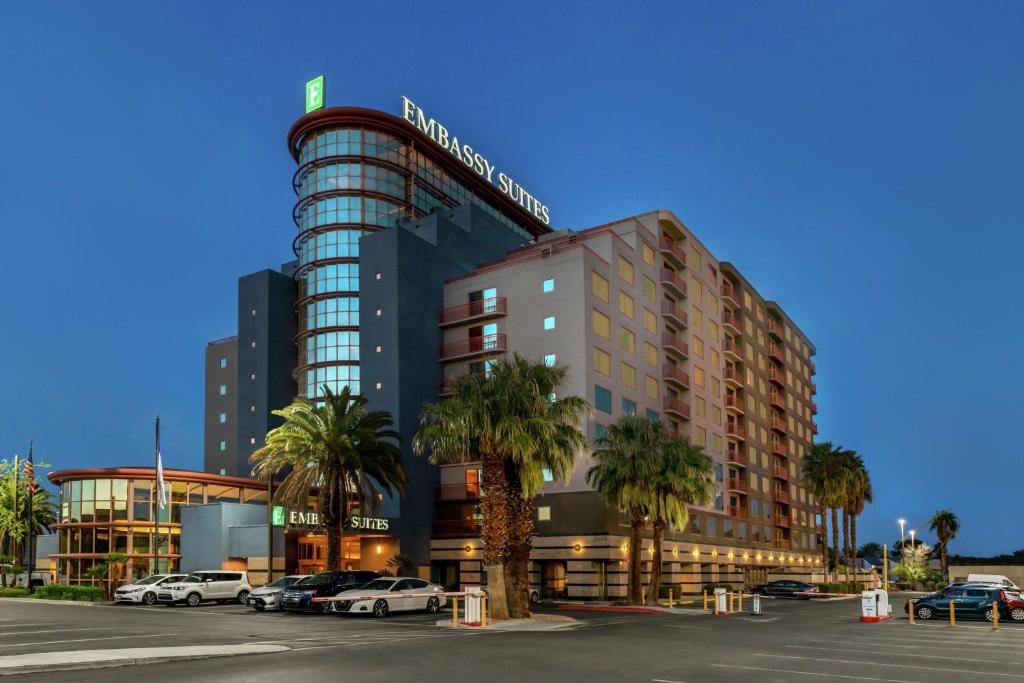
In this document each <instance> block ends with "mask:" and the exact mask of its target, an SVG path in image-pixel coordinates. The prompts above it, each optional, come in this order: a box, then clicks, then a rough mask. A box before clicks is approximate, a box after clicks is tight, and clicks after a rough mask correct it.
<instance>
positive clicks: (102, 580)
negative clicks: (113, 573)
mask: <svg viewBox="0 0 1024 683" xmlns="http://www.w3.org/2000/svg"><path fill="white" fill-rule="evenodd" d="M83 574H84V575H85V576H87V577H88V578H90V579H92V584H93V585H94V586H97V587H98V588H99V589H100V590H101V591H102V592H103V599H104V600H109V599H110V598H109V593H108V592H107V587H108V585H109V578H108V577H109V576H110V566H109V565H108V564H107V563H106V562H97V563H96V564H94V565H93V566H91V567H89V568H88V569H86V570H85V571H84V572H83Z"/></svg>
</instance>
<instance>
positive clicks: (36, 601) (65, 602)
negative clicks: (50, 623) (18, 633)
mask: <svg viewBox="0 0 1024 683" xmlns="http://www.w3.org/2000/svg"><path fill="white" fill-rule="evenodd" d="M0 601H2V602H30V603H32V604H34V605H86V606H93V605H101V606H102V605H108V606H109V605H115V604H117V603H114V602H104V601H102V600H100V601H98V602H89V601H87V600H48V599H46V598H0Z"/></svg>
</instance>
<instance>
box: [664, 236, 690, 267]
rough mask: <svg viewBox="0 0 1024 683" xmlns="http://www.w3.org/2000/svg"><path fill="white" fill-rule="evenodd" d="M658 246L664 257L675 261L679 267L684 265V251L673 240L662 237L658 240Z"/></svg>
mask: <svg viewBox="0 0 1024 683" xmlns="http://www.w3.org/2000/svg"><path fill="white" fill-rule="evenodd" d="M658 247H659V248H660V249H661V253H662V254H663V255H664V256H665V258H667V259H669V260H671V261H675V262H676V264H677V265H678V266H679V267H680V268H682V267H683V266H685V265H686V251H684V250H683V248H682V247H681V246H679V243H678V242H676V241H675V240H670V239H669V238H667V237H662V238H661V239H660V240H658Z"/></svg>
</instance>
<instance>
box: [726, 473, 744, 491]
mask: <svg viewBox="0 0 1024 683" xmlns="http://www.w3.org/2000/svg"><path fill="white" fill-rule="evenodd" d="M725 482H726V483H725V490H726V491H732V492H736V493H746V492H747V488H748V485H747V480H746V479H740V478H739V477H729V478H728V479H726V480H725Z"/></svg>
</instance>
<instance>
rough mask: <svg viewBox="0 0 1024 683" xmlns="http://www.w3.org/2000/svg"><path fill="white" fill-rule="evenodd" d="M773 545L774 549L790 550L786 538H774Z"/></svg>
mask: <svg viewBox="0 0 1024 683" xmlns="http://www.w3.org/2000/svg"><path fill="white" fill-rule="evenodd" d="M773 543H774V544H775V547H776V548H781V549H782V550H789V548H790V541H789V539H788V538H778V537H776V538H775V540H774V541H773Z"/></svg>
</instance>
